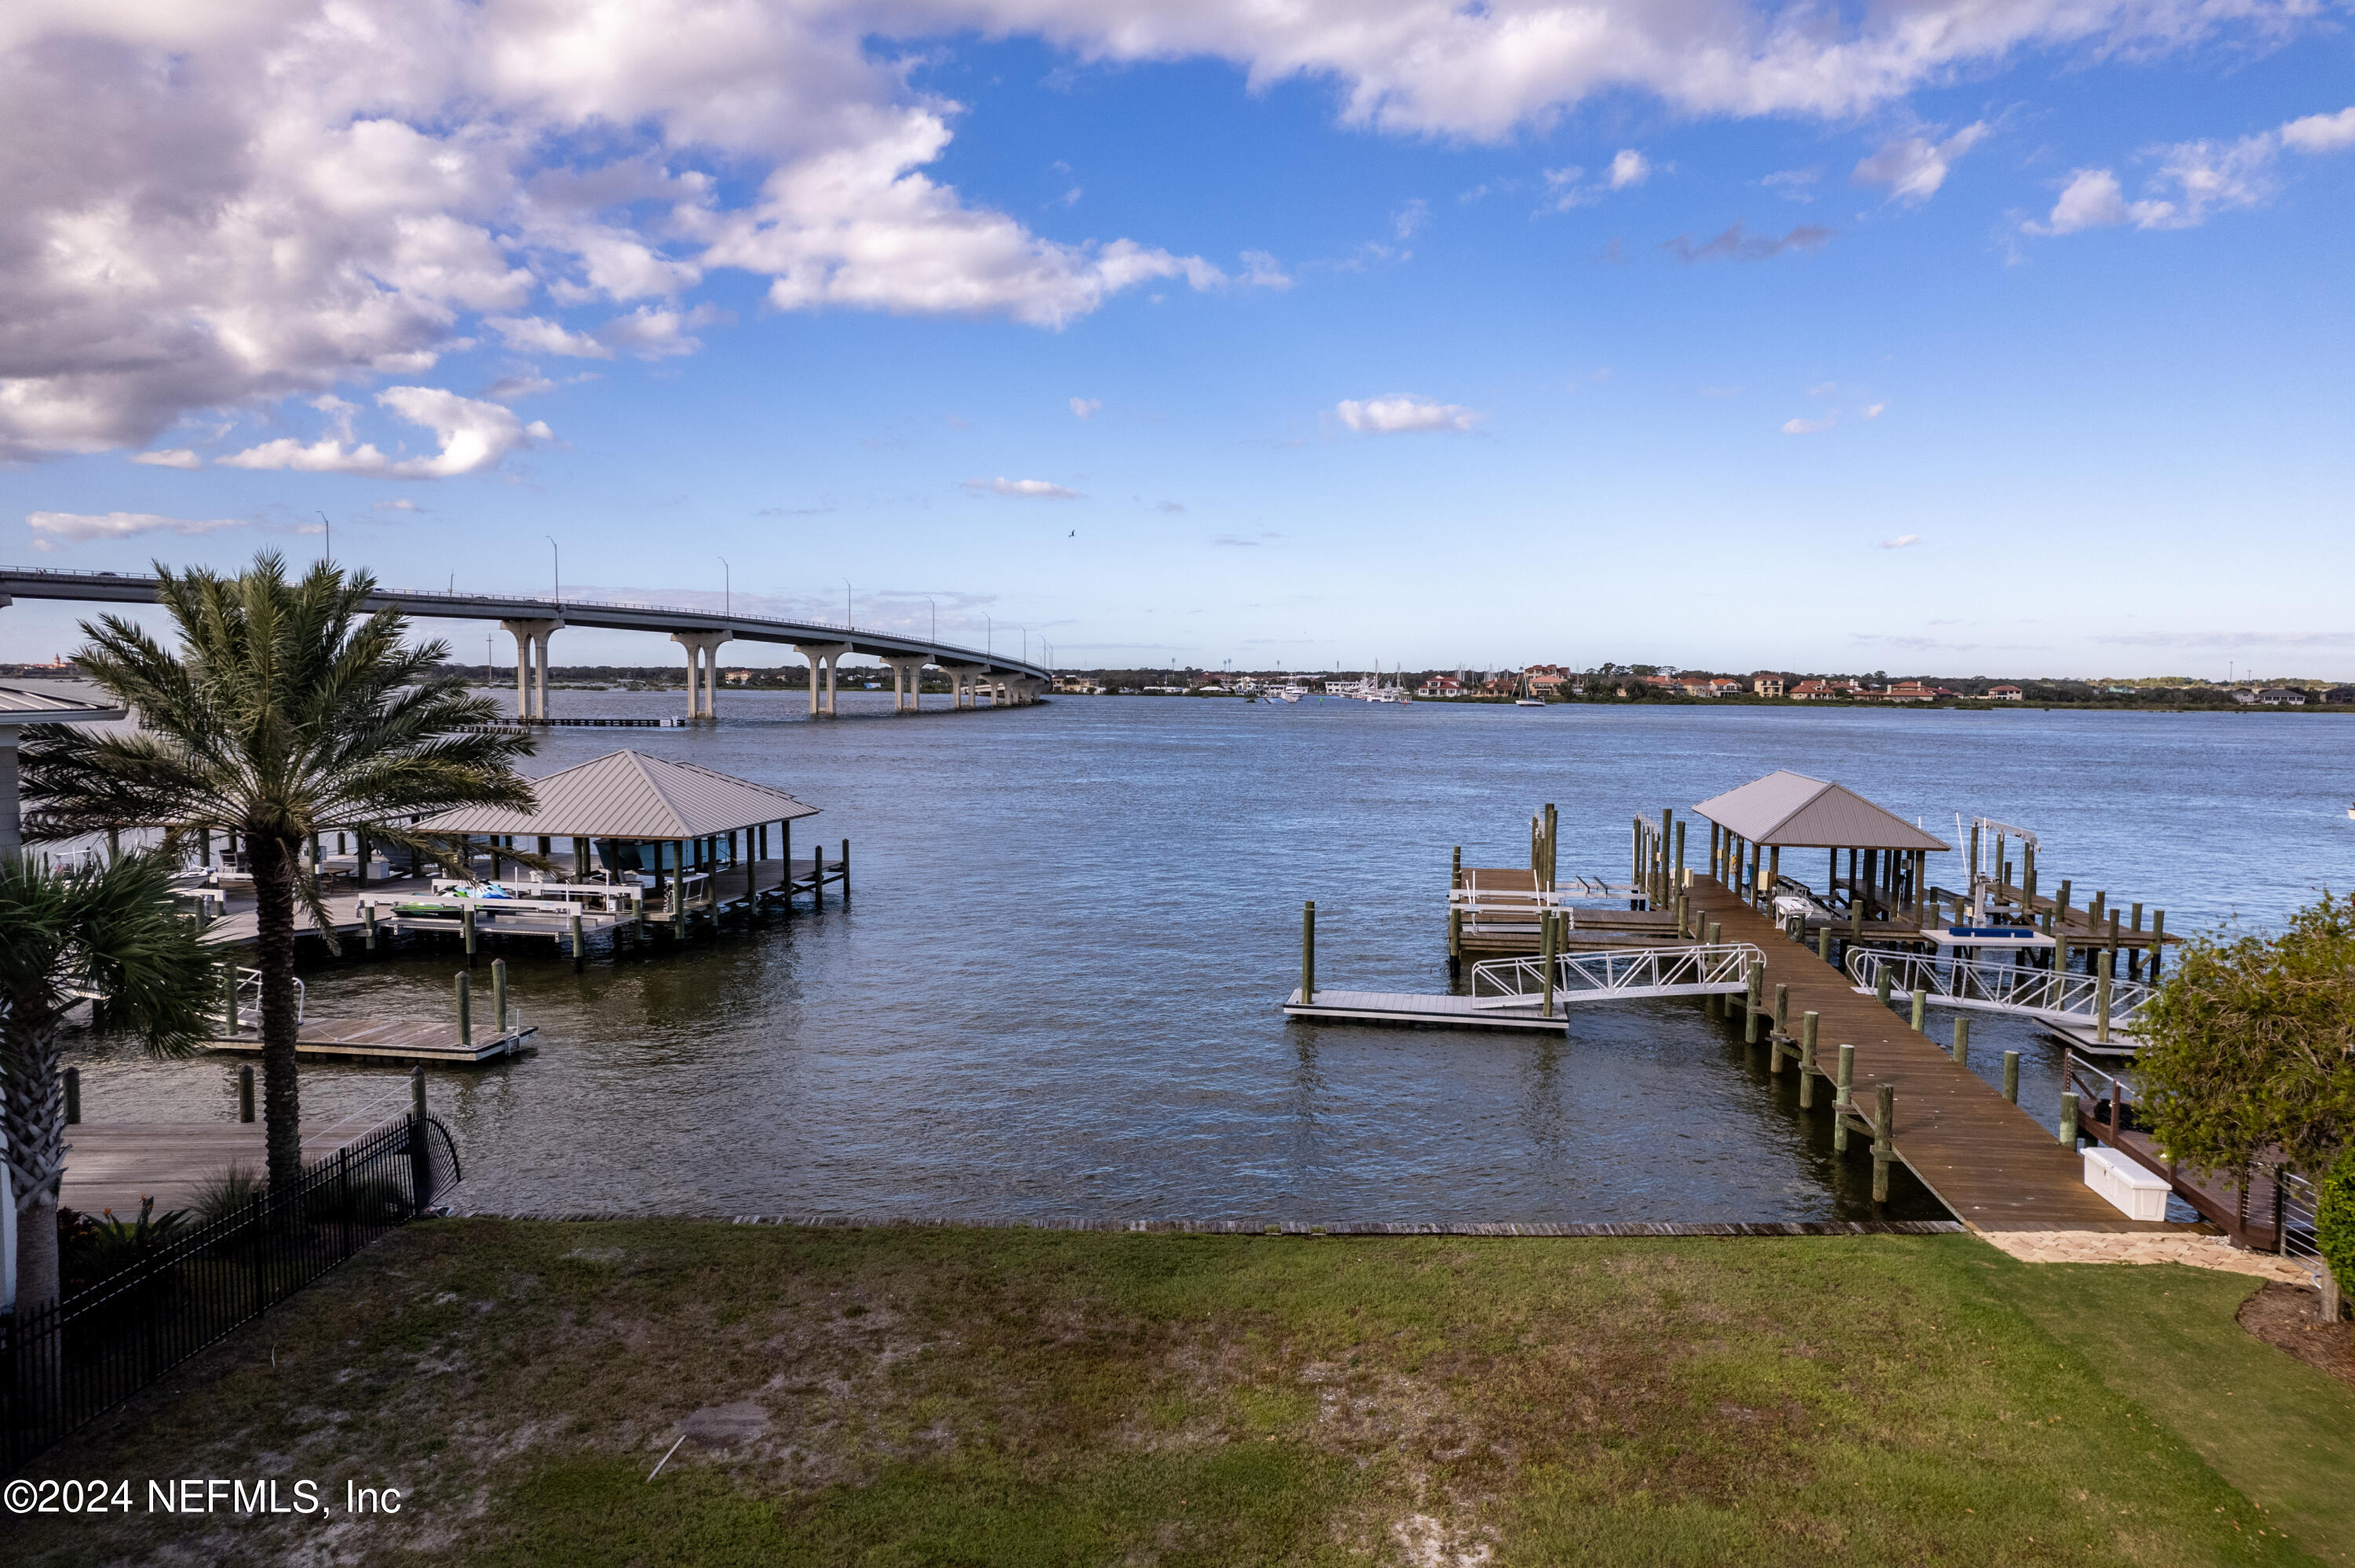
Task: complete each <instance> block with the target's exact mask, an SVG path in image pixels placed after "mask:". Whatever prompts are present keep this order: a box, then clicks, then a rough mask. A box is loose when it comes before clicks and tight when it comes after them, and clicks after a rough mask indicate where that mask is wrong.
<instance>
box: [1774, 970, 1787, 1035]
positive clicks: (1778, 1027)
mask: <svg viewBox="0 0 2355 1568" xmlns="http://www.w3.org/2000/svg"><path fill="white" fill-rule="evenodd" d="M1774 1033H1777V1034H1781V1035H1784V1036H1785V1037H1787V1036H1788V1035H1789V1034H1790V1033H1791V988H1790V987H1789V986H1787V985H1785V984H1783V983H1782V982H1781V981H1779V980H1778V981H1776V982H1775V985H1774Z"/></svg>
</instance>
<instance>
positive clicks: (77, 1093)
mask: <svg viewBox="0 0 2355 1568" xmlns="http://www.w3.org/2000/svg"><path fill="white" fill-rule="evenodd" d="M65 1081H66V1125H67V1126H68V1127H79V1126H80V1125H81V1069H80V1067H68V1068H67V1069H66V1070H65Z"/></svg>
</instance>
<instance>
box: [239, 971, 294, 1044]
mask: <svg viewBox="0 0 2355 1568" xmlns="http://www.w3.org/2000/svg"><path fill="white" fill-rule="evenodd" d="M303 1001H304V992H303V980H302V977H301V976H299V975H297V976H296V977H295V979H294V1025H295V1027H296V1028H298V1029H299V1028H301V1027H302V1024H303ZM237 1026H238V1027H239V1028H240V1029H260V1028H261V970H260V969H240V970H238V971H237Z"/></svg>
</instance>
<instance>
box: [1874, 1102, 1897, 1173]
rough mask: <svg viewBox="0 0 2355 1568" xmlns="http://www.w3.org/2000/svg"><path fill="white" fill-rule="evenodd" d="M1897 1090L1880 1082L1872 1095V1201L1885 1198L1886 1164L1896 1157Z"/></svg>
mask: <svg viewBox="0 0 2355 1568" xmlns="http://www.w3.org/2000/svg"><path fill="white" fill-rule="evenodd" d="M1896 1127H1897V1090H1896V1087H1895V1086H1893V1085H1890V1084H1883V1085H1881V1087H1880V1088H1879V1089H1878V1090H1877V1091H1875V1093H1874V1095H1873V1097H1872V1201H1873V1202H1876V1203H1885V1202H1889V1167H1890V1166H1891V1164H1892V1163H1894V1162H1895V1160H1896V1159H1897V1141H1896V1139H1895V1138H1894V1137H1893V1136H1892V1135H1893V1134H1894V1132H1895V1130H1896Z"/></svg>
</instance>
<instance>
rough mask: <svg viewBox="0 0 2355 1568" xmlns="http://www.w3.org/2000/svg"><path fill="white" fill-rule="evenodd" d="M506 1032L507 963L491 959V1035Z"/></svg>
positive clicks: (502, 960)
mask: <svg viewBox="0 0 2355 1568" xmlns="http://www.w3.org/2000/svg"><path fill="white" fill-rule="evenodd" d="M506 1032H507V961H506V959H492V960H491V1033H493V1034H494V1035H501V1034H505V1033H506Z"/></svg>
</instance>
